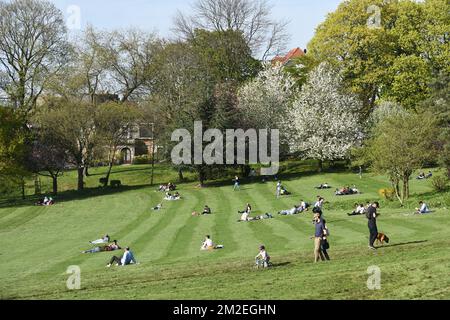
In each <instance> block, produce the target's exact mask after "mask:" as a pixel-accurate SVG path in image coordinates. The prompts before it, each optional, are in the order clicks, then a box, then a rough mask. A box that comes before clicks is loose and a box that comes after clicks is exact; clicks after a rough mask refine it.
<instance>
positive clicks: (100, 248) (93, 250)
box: [83, 240, 120, 253]
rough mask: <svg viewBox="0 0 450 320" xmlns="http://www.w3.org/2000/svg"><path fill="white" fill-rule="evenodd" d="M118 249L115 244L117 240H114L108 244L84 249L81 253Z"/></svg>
mask: <svg viewBox="0 0 450 320" xmlns="http://www.w3.org/2000/svg"><path fill="white" fill-rule="evenodd" d="M119 249H120V247H119V245H118V244H117V240H114V241H113V243H111V244H109V245H106V246H101V247H95V248H92V249H90V250H85V251H83V253H97V252H104V251H115V250H119Z"/></svg>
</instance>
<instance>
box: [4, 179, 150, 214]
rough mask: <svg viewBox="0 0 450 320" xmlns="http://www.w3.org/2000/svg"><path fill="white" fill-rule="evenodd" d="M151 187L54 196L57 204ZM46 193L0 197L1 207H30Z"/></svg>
mask: <svg viewBox="0 0 450 320" xmlns="http://www.w3.org/2000/svg"><path fill="white" fill-rule="evenodd" d="M149 187H151V185H150V184H143V185H135V186H120V187H117V188H112V187H97V188H86V189H84V190H82V191H77V190H68V191H63V192H60V193H58V195H57V196H52V198H54V199H55V205H56V206H57V205H58V204H59V203H63V202H68V201H73V200H84V199H87V198H93V197H101V196H107V195H113V194H119V193H123V192H128V191H135V190H141V189H145V188H149ZM43 197H44V195H33V196H27V197H26V198H25V199H0V208H12V207H28V206H32V205H34V204H35V203H36V202H37V201H38V200H39V199H42V198H43Z"/></svg>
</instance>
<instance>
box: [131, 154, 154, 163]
mask: <svg viewBox="0 0 450 320" xmlns="http://www.w3.org/2000/svg"><path fill="white" fill-rule="evenodd" d="M149 163H151V157H149V156H148V155H142V156H136V157H134V159H133V164H149Z"/></svg>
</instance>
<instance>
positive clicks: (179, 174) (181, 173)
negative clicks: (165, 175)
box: [178, 168, 184, 182]
mask: <svg viewBox="0 0 450 320" xmlns="http://www.w3.org/2000/svg"><path fill="white" fill-rule="evenodd" d="M178 179H179V180H180V182H182V181H183V180H184V176H183V169H181V168H180V169H178Z"/></svg>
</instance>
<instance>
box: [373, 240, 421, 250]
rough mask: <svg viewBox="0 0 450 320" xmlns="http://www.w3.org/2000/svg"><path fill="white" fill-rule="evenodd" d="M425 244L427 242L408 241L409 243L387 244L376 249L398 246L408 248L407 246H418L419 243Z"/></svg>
mask: <svg viewBox="0 0 450 320" xmlns="http://www.w3.org/2000/svg"><path fill="white" fill-rule="evenodd" d="M425 242H428V240H418V241H410V242H401V243H395V244H389V245H384V246H381V247H378V249H381V248H391V247H398V246H408V245H412V244H420V243H425Z"/></svg>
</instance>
